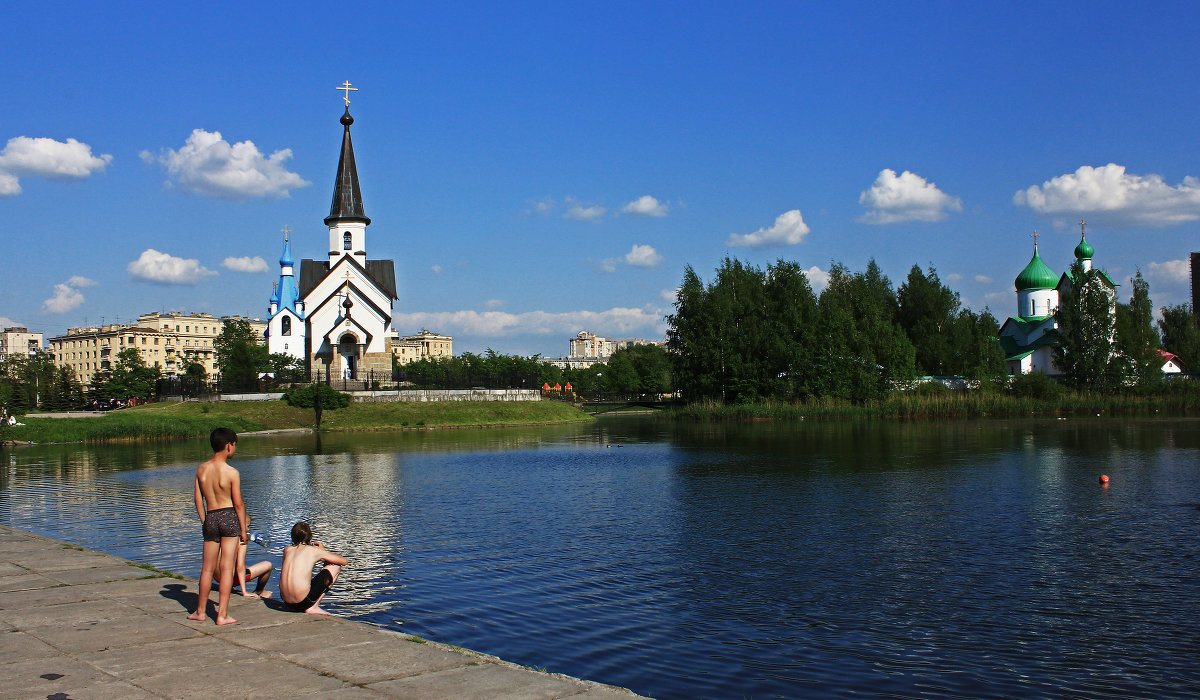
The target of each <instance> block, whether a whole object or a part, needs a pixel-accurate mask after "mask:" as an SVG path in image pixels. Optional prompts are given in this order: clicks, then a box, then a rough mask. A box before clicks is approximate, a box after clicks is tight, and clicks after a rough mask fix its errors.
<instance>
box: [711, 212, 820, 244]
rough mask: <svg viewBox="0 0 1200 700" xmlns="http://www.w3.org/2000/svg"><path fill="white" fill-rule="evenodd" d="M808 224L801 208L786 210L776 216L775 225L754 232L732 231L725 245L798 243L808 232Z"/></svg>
mask: <svg viewBox="0 0 1200 700" xmlns="http://www.w3.org/2000/svg"><path fill="white" fill-rule="evenodd" d="M808 231H809V229H808V224H806V223H804V217H802V216H801V215H800V210H799V209H792V210H791V211H785V212H784V213H782V214H780V215H779V216H777V217H775V225H774V226H771V227H770V228H760V229H759V230H757V231H755V232H754V233H747V234H744V235H743V234H739V233H731V234H729V238H727V239H725V245H728V246H745V247H747V248H765V247H768V246H783V245H796V244H797V243H801V242H802V241H803V240H804V236H805V235H807V234H808Z"/></svg>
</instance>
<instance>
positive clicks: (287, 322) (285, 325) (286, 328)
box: [279, 316, 292, 335]
mask: <svg viewBox="0 0 1200 700" xmlns="http://www.w3.org/2000/svg"><path fill="white" fill-rule="evenodd" d="M279 330H280V331H281V332H282V333H283V334H284V335H291V334H292V317H291V316H284V317H283V321H282V322H281V323H280V324H279Z"/></svg>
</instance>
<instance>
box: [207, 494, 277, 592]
mask: <svg viewBox="0 0 1200 700" xmlns="http://www.w3.org/2000/svg"><path fill="white" fill-rule="evenodd" d="M246 529H247V530H248V529H250V514H249V513H247V514H246ZM247 546H248V545H247V543H246V542H242V543H241V544H239V545H238V552H237V563H236V564H234V569H233V570H234V571H235V572H237V580H236V581H234V582H233V585H235V586H237V587H238V590H239V591H241V594H242V596H243V597H245V598H263V599H266V598H270V597H271V592H270V591H268V590H264V589H266V587H267V581H270V580H271V572H272V571H274V570H275V566H274V565H273V564H272V563H271V562H269V561H266V560H263V561H260V562H258V563H256V564H252V565H250V566H246V550H247ZM252 579H258V582H257V583H255V584H254V592H253V593H251V592H250V589H249V588H247V587H246V582H247V581H249V580H252ZM213 580H214V581H216V583H217V585H218V586H220V585H221V570H220V568H219V567H218V568H217V570H216V571H213Z"/></svg>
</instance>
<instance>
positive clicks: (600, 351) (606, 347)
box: [568, 331, 653, 359]
mask: <svg viewBox="0 0 1200 700" xmlns="http://www.w3.org/2000/svg"><path fill="white" fill-rule="evenodd" d="M634 345H653V343H651V342H650V341H648V340H646V339H644V338H611V339H610V338H601V337H600V336H598V335H596V334H595V333H590V332H588V331H580V332H579V335H577V336H575V337H574V338H571V350H570V353H569V354H568V357H588V358H600V359H607V358H609V357H611V356H612V354H613V353H614V352H616V351H617V350H620V349H621V348H628V347H633V346H634Z"/></svg>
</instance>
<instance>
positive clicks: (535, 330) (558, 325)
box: [394, 307, 666, 336]
mask: <svg viewBox="0 0 1200 700" xmlns="http://www.w3.org/2000/svg"><path fill="white" fill-rule="evenodd" d="M664 314H665V312H664V311H663V310H661V309H651V308H646V309H628V308H619V307H618V308H612V309H608V310H607V311H567V312H561V313H554V312H550V311H527V312H525V313H519V314H514V313H508V312H504V311H474V310H464V311H445V312H417V313H410V314H396V315H395V317H394V320H395V322H396V325H397V326H399V327H403V328H410V327H411V328H438V329H442V330H441V332H443V333H451V334H456V333H460V334H466V335H484V336H515V335H518V334H550V333H554V334H562V335H566V336H570V335H574V334H576V333H578V332H579V331H580V330H581V329H585V328H586V329H603V331H604V333H608V334H612V335H613V336H617V335H618V334H620V335H627V334H638V333H642V334H648V335H654V334H661V333H662V332H663V329H664V328H665V325H666V321H665V320H664ZM597 332H599V331H597Z"/></svg>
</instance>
